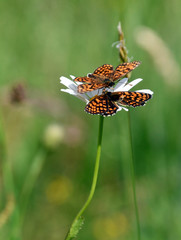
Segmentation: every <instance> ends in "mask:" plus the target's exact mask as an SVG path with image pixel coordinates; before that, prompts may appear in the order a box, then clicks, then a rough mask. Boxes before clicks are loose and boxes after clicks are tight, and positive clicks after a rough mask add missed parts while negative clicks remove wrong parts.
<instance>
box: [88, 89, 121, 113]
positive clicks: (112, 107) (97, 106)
mask: <svg viewBox="0 0 181 240" xmlns="http://www.w3.org/2000/svg"><path fill="white" fill-rule="evenodd" d="M117 110H118V106H117V105H116V104H114V102H112V101H111V100H110V97H109V96H108V95H107V94H101V95H99V96H95V97H93V98H92V99H91V100H90V102H89V103H88V104H87V105H86V107H85V111H86V112H88V113H90V114H93V115H95V114H98V115H102V116H111V115H113V114H115V113H116V112H117Z"/></svg>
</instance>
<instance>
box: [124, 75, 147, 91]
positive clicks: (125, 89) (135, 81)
mask: <svg viewBox="0 0 181 240" xmlns="http://www.w3.org/2000/svg"><path fill="white" fill-rule="evenodd" d="M142 80H143V79H141V78H138V79H135V80H133V81H132V82H130V83H128V84H127V85H126V86H125V87H124V90H122V91H129V90H130V89H131V88H132V87H134V86H135V85H136V84H138V83H139V82H141V81H142Z"/></svg>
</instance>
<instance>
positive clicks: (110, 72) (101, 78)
mask: <svg viewBox="0 0 181 240" xmlns="http://www.w3.org/2000/svg"><path fill="white" fill-rule="evenodd" d="M139 64H140V62H138V61H134V62H131V63H123V64H120V65H118V66H117V68H116V69H115V71H114V69H113V66H112V65H110V64H104V65H102V66H101V67H98V68H97V69H96V70H95V71H94V72H93V73H92V74H88V76H87V77H77V78H75V79H74V81H76V82H83V83H84V84H81V85H79V86H78V88H77V91H78V93H86V92H90V91H94V90H97V89H101V88H109V87H111V86H114V84H115V83H114V81H116V80H118V79H119V78H121V77H123V76H125V75H126V74H127V73H129V72H131V71H132V70H133V69H135V68H136V67H137V66H138V65H139Z"/></svg>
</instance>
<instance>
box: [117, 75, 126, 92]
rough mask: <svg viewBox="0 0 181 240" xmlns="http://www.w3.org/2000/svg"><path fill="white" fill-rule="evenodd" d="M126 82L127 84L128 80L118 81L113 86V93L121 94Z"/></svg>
mask: <svg viewBox="0 0 181 240" xmlns="http://www.w3.org/2000/svg"><path fill="white" fill-rule="evenodd" d="M127 82H128V78H123V79H122V80H120V81H119V82H118V84H117V85H116V86H115V88H114V92H121V91H123V87H124V86H125V84H126V83H127Z"/></svg>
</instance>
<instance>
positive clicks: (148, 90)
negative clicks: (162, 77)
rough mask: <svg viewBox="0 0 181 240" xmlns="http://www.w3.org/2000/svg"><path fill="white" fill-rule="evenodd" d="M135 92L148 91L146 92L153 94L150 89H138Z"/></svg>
mask: <svg viewBox="0 0 181 240" xmlns="http://www.w3.org/2000/svg"><path fill="white" fill-rule="evenodd" d="M136 92H142V93H148V94H151V95H153V93H154V92H152V91H151V90H150V89H141V90H138V91H136Z"/></svg>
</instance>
